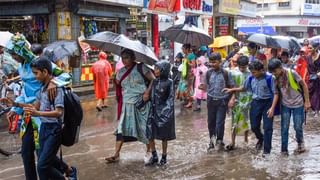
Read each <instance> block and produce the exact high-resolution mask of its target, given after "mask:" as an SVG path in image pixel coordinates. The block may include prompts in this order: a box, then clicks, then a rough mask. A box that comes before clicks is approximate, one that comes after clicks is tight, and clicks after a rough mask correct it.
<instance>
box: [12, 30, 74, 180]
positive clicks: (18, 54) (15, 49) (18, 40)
mask: <svg viewBox="0 0 320 180" xmlns="http://www.w3.org/2000/svg"><path fill="white" fill-rule="evenodd" d="M6 48H7V49H8V51H9V53H10V54H11V55H12V57H13V58H14V59H15V60H16V61H17V62H19V63H20V66H19V68H18V72H19V75H20V78H21V80H22V81H23V87H22V92H21V95H20V96H19V97H17V98H16V100H15V104H19V103H24V104H32V103H33V102H34V101H35V100H36V94H37V93H38V92H39V91H40V89H41V83H40V82H39V81H38V80H36V78H35V76H34V74H33V73H32V69H31V63H32V61H33V60H35V58H36V56H35V55H34V54H33V53H32V51H31V50H30V48H29V43H28V42H27V40H26V38H25V37H24V36H23V35H22V34H18V33H17V34H16V35H14V36H13V37H12V38H11V41H10V42H9V44H8V45H7V47H6ZM52 69H53V71H52V73H53V76H58V78H59V79H60V80H59V81H57V80H56V79H55V78H53V79H52V80H51V81H50V83H49V84H48V87H47V90H48V96H49V97H48V98H49V99H51V100H53V99H54V98H55V97H56V88H57V86H64V85H66V84H69V81H70V80H71V76H70V75H69V74H67V73H63V71H61V70H60V69H58V68H56V66H53V67H52ZM61 80H64V81H61ZM59 82H61V83H62V84H61V83H59ZM22 114H23V109H22V108H20V107H12V109H11V111H10V112H9V113H8V114H7V117H8V119H9V120H10V119H12V118H14V117H15V116H16V115H22ZM28 119H29V118H24V119H23V121H22V124H21V128H20V137H22V146H21V156H22V160H23V165H24V172H25V177H26V179H27V180H36V179H37V172H36V165H35V156H34V152H35V151H37V150H38V149H39V148H40V146H39V130H40V124H41V121H40V119H39V118H38V117H33V116H31V118H30V120H28ZM54 161H55V162H57V164H59V165H61V166H62V168H63V171H64V172H65V173H66V174H67V175H68V176H69V177H76V175H77V174H76V168H74V167H69V166H68V165H66V164H65V163H64V162H62V163H61V161H60V160H59V159H58V158H56V159H55V160H54Z"/></svg>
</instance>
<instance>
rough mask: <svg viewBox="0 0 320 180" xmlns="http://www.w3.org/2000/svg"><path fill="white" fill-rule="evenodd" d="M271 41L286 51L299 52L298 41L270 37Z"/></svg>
mask: <svg viewBox="0 0 320 180" xmlns="http://www.w3.org/2000/svg"><path fill="white" fill-rule="evenodd" d="M272 38H273V39H275V40H276V41H277V43H278V44H279V45H280V47H281V48H283V49H287V50H300V49H301V45H300V44H299V42H298V39H296V38H295V37H291V36H272Z"/></svg>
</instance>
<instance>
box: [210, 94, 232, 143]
mask: <svg viewBox="0 0 320 180" xmlns="http://www.w3.org/2000/svg"><path fill="white" fill-rule="evenodd" d="M207 108H208V130H209V136H210V139H211V138H213V137H216V138H217V141H218V140H221V141H223V136H224V123H225V119H226V114H227V109H228V100H227V99H213V98H212V97H210V96H208V98H207Z"/></svg>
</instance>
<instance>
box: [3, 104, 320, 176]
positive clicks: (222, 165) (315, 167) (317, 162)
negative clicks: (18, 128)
mask: <svg viewBox="0 0 320 180" xmlns="http://www.w3.org/2000/svg"><path fill="white" fill-rule="evenodd" d="M109 104H110V105H111V104H113V105H114V104H115V102H110V103H109ZM204 107H205V106H204V105H203V108H202V111H201V113H195V112H193V111H192V110H185V109H182V110H181V108H180V103H179V102H177V103H176V134H177V139H176V140H174V141H170V142H169V145H168V164H167V166H166V167H161V168H160V167H157V166H154V167H145V166H144V163H143V157H144V155H145V149H146V148H145V145H143V144H142V143H138V142H133V143H128V144H124V146H123V149H122V151H121V155H120V162H119V163H115V164H106V163H105V160H104V158H105V157H106V156H111V155H113V153H114V146H115V136H114V135H113V131H114V129H115V127H116V125H117V121H116V120H115V113H116V112H115V111H116V110H115V108H111V107H109V108H107V109H104V110H103V112H99V113H98V112H97V111H96V110H95V109H94V108H95V102H90V101H88V102H86V103H84V110H85V119H84V121H83V124H82V129H81V135H80V142H79V143H78V144H76V145H74V146H72V147H70V148H63V154H64V159H65V160H66V161H67V162H68V163H69V164H71V165H74V166H76V167H77V168H78V177H79V179H81V180H96V179H97V180H100V179H101V180H104V179H130V180H131V179H139V180H140V179H320V141H319V140H320V135H319V130H320V119H319V118H318V119H314V118H311V117H309V118H308V119H307V125H306V127H305V134H304V135H305V143H306V147H307V152H306V153H304V154H301V155H294V154H293V150H294V149H295V147H296V142H295V132H294V130H293V128H292V123H291V128H290V134H289V136H290V137H289V153H290V155H289V157H283V156H281V154H280V128H279V127H280V126H279V119H276V120H275V124H274V133H273V149H272V152H271V155H270V156H269V157H266V158H262V156H261V153H256V152H255V151H254V146H255V143H256V139H255V137H254V135H253V134H251V136H250V139H249V144H245V143H244V140H243V139H244V137H243V136H238V138H237V140H236V142H237V148H236V149H235V150H234V151H231V152H227V151H222V152H218V151H216V150H215V151H214V152H211V153H210V154H208V153H207V147H208V141H209V138H208V130H207V122H206V108H204ZM230 122H231V119H230V117H229V116H228V119H227V120H226V132H225V138H224V141H225V143H226V144H228V143H229V142H230ZM1 131H6V129H3V128H2V130H1ZM156 143H157V149H158V154H160V155H161V146H159V145H161V142H160V141H156ZM159 150H160V151H159ZM0 179H1V180H22V179H24V175H23V166H22V162H21V157H20V155H14V156H11V157H4V156H2V155H0Z"/></svg>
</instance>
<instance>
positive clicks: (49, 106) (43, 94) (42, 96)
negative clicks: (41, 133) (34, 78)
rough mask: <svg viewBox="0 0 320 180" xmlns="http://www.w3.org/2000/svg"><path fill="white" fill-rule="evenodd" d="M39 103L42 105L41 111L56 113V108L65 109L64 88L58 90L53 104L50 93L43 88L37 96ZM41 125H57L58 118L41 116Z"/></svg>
mask: <svg viewBox="0 0 320 180" xmlns="http://www.w3.org/2000/svg"><path fill="white" fill-rule="evenodd" d="M37 101H38V102H39V103H40V108H39V111H48V112H49V111H54V109H55V108H64V96H63V90H62V88H57V96H56V98H55V99H54V102H53V103H50V101H49V97H48V91H47V90H46V89H44V88H43V87H42V88H41V90H40V91H39V92H38V94H37ZM40 120H41V123H57V122H58V120H59V119H58V118H54V117H42V116H40Z"/></svg>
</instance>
